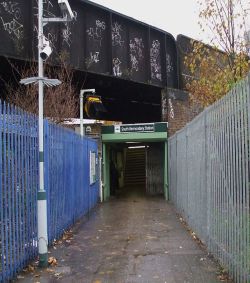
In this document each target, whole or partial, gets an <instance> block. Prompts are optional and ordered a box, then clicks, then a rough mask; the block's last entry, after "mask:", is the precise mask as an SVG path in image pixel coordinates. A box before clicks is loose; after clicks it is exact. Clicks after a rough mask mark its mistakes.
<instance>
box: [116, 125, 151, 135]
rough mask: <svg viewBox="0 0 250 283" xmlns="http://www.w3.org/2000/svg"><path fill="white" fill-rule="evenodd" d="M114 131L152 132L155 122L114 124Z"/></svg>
mask: <svg viewBox="0 0 250 283" xmlns="http://www.w3.org/2000/svg"><path fill="white" fill-rule="evenodd" d="M114 132H115V133H121V134H122V133H124V134H126V133H153V132H155V124H154V123H149V124H131V125H115V126H114Z"/></svg>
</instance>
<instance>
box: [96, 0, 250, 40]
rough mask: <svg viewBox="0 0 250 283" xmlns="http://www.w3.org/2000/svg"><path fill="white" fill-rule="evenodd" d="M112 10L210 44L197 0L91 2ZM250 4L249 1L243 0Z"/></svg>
mask: <svg viewBox="0 0 250 283" xmlns="http://www.w3.org/2000/svg"><path fill="white" fill-rule="evenodd" d="M91 1H92V2H95V3H98V4H100V5H103V6H105V7H108V8H110V9H112V10H115V11H117V12H120V13H122V14H125V15H127V16H130V17H132V18H135V19H137V20H140V21H143V22H145V23H147V24H150V25H152V26H155V27H158V28H161V29H163V30H165V31H167V32H169V33H171V34H172V35H174V36H175V37H176V36H177V35H178V34H184V35H187V36H189V37H192V38H195V39H199V40H203V41H205V42H207V43H208V42H209V39H208V36H207V35H206V34H204V33H203V34H202V33H201V32H200V29H199V26H198V14H199V11H198V4H197V0H153V1H152V0H91ZM243 1H247V2H249V0H243Z"/></svg>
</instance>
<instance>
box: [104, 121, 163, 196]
mask: <svg viewBox="0 0 250 283" xmlns="http://www.w3.org/2000/svg"><path fill="white" fill-rule="evenodd" d="M102 143H103V188H102V195H103V199H104V200H107V199H108V198H109V197H110V196H121V195H134V196H142V195H144V196H147V195H148V196H159V195H162V196H163V197H164V198H165V199H166V200H168V180H167V123H148V124H129V125H126V124H122V125H113V126H103V127H102Z"/></svg>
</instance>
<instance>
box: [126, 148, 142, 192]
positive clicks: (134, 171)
mask: <svg viewBox="0 0 250 283" xmlns="http://www.w3.org/2000/svg"><path fill="white" fill-rule="evenodd" d="M145 164H146V159H145V148H138V149H128V151H127V155H126V167H125V179H124V182H125V186H126V187H132V186H145V184H146V170H145Z"/></svg>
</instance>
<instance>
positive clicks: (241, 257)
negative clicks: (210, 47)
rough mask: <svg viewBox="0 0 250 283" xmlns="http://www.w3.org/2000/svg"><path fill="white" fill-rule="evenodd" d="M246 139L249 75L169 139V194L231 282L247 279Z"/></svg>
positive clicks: (249, 135)
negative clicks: (223, 267) (220, 264)
mask: <svg viewBox="0 0 250 283" xmlns="http://www.w3.org/2000/svg"><path fill="white" fill-rule="evenodd" d="M185 133H186V136H185ZM249 139H250V75H249V76H248V77H247V78H246V79H245V80H243V81H242V82H240V83H238V84H237V85H236V86H235V87H234V88H233V89H232V90H231V91H230V93H228V94H227V95H226V96H225V97H223V98H222V99H221V100H219V101H217V102H216V103H215V104H213V105H212V106H210V107H209V108H207V109H206V110H205V111H204V112H203V113H201V114H200V115H199V116H198V117H197V118H196V119H194V121H192V122H191V123H189V124H188V125H187V126H186V127H185V128H184V129H182V130H181V131H180V132H177V133H176V134H175V135H174V136H173V137H171V138H170V139H169V167H170V168H169V175H170V176H169V179H170V183H169V189H170V198H171V200H172V201H173V202H174V204H175V205H176V207H177V209H178V210H179V212H180V213H181V214H182V215H183V217H184V218H185V219H186V221H187V222H188V223H189V225H190V227H191V228H192V229H193V230H194V232H195V233H197V234H198V236H199V237H200V238H201V239H202V241H203V242H204V243H206V245H207V246H208V248H209V250H210V251H211V252H212V253H213V254H214V255H215V256H216V257H217V258H218V259H219V260H220V262H221V263H222V264H223V266H225V267H226V268H227V269H228V271H229V273H230V275H231V276H232V277H233V278H234V280H235V282H250V211H249V209H250V208H249V206H250V204H249V203H250V192H249V184H250V163H249V162H250V140H249ZM175 143H177V147H175ZM185 180H186V183H185Z"/></svg>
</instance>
